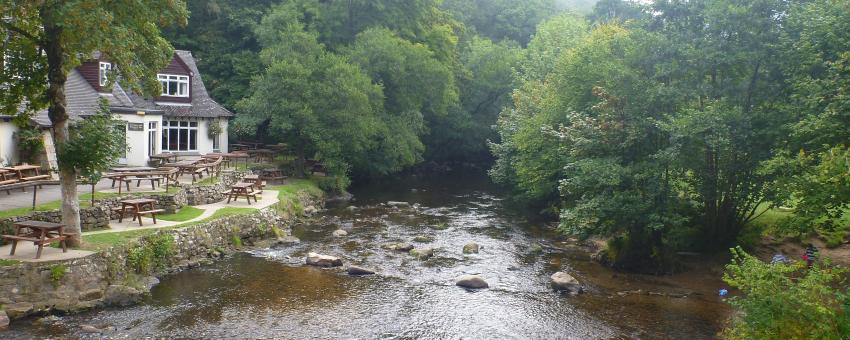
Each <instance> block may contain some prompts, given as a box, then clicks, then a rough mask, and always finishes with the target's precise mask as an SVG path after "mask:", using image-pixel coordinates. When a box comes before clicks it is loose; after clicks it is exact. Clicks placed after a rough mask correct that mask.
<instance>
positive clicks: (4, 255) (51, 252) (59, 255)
mask: <svg viewBox="0 0 850 340" xmlns="http://www.w3.org/2000/svg"><path fill="white" fill-rule="evenodd" d="M106 187H107V188H109V183H107V185H106ZM39 194H40V193H39ZM277 194H278V192H277V191H275V190H263V194H262V196H261V197H260V200H259V202H252V203H251V204H250V205H249V204H248V202H247V201H245V199H244V198H243V199H241V200H239V201H233V202H230V203H229V204H228V203H227V200H226V199H225V200H223V201H221V202H217V203H212V204H205V205H198V206H195V208H198V209H203V210H204V212H203V213H202V214H201V215H199V216H198V217H195V218H193V219H191V220H188V221H183V222H173V221H164V220H162V219H157V223H156V224H153V219H151V218H150V217H143V218H142V223H143V226H141V227H140V226H139V222H138V221H133V220H132V217H130V218H125V219H124V220H123V221H122V222H121V223H118V220H113V221H111V222H110V223H109V229H105V230H97V231H90V232H85V233H83V235H84V236H85V235H94V234H104V233H116V232H122V231H128V230H141V229H159V228H166V227H174V226H178V225H180V224H184V223H190V222H195V221H199V220H203V219H205V218H208V217H210V216H212V215H213V214H214V213H215V212H216V211H218V210H220V209H222V208H225V207H233V208H253V209H263V208H266V207H269V206H271V205H273V204H276V203H277V202H278V199H277ZM11 250H12V246H11V245H8V244H7V245H5V246H2V247H0V259H12V260H18V261H23V262H45V261H56V260H67V259H75V258H81V257H86V256H89V255H91V254H94V252H90V251H85V250H74V249H68V252H67V253H63V252H62V249H61V248H53V247H44V249H43V250H42V254H41V258H40V259H38V260H36V259H35V253H36V250H37V247H35V246H33V245H32V244H27V243H25V242H18V249H16V251H15V256H9V252H10V251H11Z"/></svg>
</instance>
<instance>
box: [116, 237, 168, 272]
mask: <svg viewBox="0 0 850 340" xmlns="http://www.w3.org/2000/svg"><path fill="white" fill-rule="evenodd" d="M175 253H176V248H175V245H174V236H171V235H170V234H154V235H151V236H148V237H146V238H144V239H142V241H141V243H140V244H138V245H136V246H135V247H131V248H130V250H129V251H128V252H127V266H128V267H130V268H132V269H133V270H135V271H136V272H137V273H139V274H145V275H148V274H151V273H153V272H154V271H159V270H162V269H165V267H166V266H167V265H168V263H169V261H170V259H171V257H173V256H174V254H175Z"/></svg>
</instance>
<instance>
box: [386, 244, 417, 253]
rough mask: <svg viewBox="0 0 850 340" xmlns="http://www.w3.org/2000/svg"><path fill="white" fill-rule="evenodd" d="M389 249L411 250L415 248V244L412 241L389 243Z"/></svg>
mask: <svg viewBox="0 0 850 340" xmlns="http://www.w3.org/2000/svg"><path fill="white" fill-rule="evenodd" d="M387 249H390V250H396V251H411V250H413V245H412V244H410V243H393V244H390V245H387Z"/></svg>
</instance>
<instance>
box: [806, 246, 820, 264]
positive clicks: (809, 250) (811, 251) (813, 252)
mask: <svg viewBox="0 0 850 340" xmlns="http://www.w3.org/2000/svg"><path fill="white" fill-rule="evenodd" d="M817 259H818V248H816V247H815V245H814V244H811V243H809V246H808V247H806V252H805V253H804V254H803V260H806V264H808V265H809V267H811V266H812V264H814V263H815V261H816V260H817Z"/></svg>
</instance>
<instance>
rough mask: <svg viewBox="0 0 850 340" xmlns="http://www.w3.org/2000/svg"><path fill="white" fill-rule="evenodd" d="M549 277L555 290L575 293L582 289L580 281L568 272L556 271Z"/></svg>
mask: <svg viewBox="0 0 850 340" xmlns="http://www.w3.org/2000/svg"><path fill="white" fill-rule="evenodd" d="M550 279H551V280H552V288H553V289H555V290H557V291H562V292H567V293H570V294H572V295H576V294H578V293H581V291H582V289H581V283H579V282H578V280H576V278H574V277H573V276H572V275H570V274H567V273H564V272H557V273H555V274H552V276H551V277H550Z"/></svg>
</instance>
